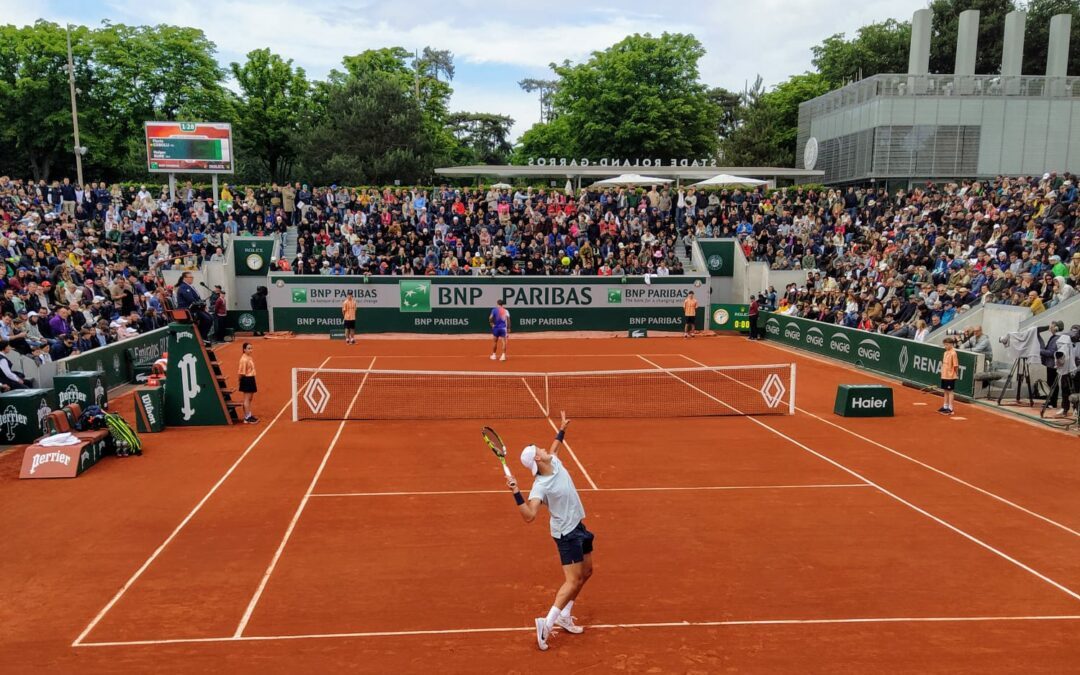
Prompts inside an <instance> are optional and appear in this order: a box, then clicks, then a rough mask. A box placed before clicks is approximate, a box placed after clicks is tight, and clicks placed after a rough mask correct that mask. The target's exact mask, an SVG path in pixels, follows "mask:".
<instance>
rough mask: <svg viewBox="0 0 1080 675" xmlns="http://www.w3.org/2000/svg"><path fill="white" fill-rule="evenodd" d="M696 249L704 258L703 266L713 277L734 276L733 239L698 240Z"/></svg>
mask: <svg viewBox="0 0 1080 675" xmlns="http://www.w3.org/2000/svg"><path fill="white" fill-rule="evenodd" d="M697 244H698V248H700V249H701V255H702V256H703V257H704V258H705V266H706V267H707V268H708V269H709V274H711V275H712V276H714V277H730V276H733V275H734V274H735V240H734V239H698V240H697Z"/></svg>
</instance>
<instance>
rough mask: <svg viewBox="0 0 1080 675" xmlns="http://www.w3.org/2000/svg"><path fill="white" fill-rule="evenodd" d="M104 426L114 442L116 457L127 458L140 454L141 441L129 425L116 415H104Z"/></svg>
mask: <svg viewBox="0 0 1080 675" xmlns="http://www.w3.org/2000/svg"><path fill="white" fill-rule="evenodd" d="M105 426H106V427H108V429H109V433H110V434H112V437H113V440H114V441H116V455H117V456H118V457H127V456H128V455H141V454H142V440H141V439H140V438H139V435H138V434H137V433H135V430H134V429H132V428H131V425H130V424H128V423H127V420H125V419H124V418H123V417H121V416H120V415H119V414H117V413H105Z"/></svg>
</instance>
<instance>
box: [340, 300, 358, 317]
mask: <svg viewBox="0 0 1080 675" xmlns="http://www.w3.org/2000/svg"><path fill="white" fill-rule="evenodd" d="M341 315H342V318H344V319H345V320H346V321H356V300H353V299H352V298H346V299H345V302H343V303H341Z"/></svg>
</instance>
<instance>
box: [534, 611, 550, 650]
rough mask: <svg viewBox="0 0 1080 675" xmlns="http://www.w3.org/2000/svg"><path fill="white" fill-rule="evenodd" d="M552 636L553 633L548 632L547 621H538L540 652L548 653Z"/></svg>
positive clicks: (537, 633) (537, 634)
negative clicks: (549, 638)
mask: <svg viewBox="0 0 1080 675" xmlns="http://www.w3.org/2000/svg"><path fill="white" fill-rule="evenodd" d="M550 635H551V631H549V630H548V627H547V620H546V619H544V618H539V619H537V620H536V646H537V647H539V648H540V651H542V652H546V651H547V648H548V643H547V641H548V637H549V636H550Z"/></svg>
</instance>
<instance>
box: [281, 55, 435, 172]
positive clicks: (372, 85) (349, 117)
mask: <svg viewBox="0 0 1080 675" xmlns="http://www.w3.org/2000/svg"><path fill="white" fill-rule="evenodd" d="M302 148H303V149H302V163H303V166H304V176H305V177H307V178H308V179H309V180H311V181H313V182H314V183H315V184H329V183H334V182H336V183H352V184H364V183H393V182H394V181H395V180H401V181H402V183H405V184H408V183H413V182H417V181H419V180H421V179H422V178H424V177H426V176H428V175H430V174H431V173H432V169H433V168H434V167H433V165H432V159H433V149H432V136H431V134H430V133H429V129H428V127H427V124H426V122H425V118H424V111H423V110H422V109H421V108H420V106H419V105H418V104H417V101H416V99H415V98H414V97H412V96H410V95H409V94H408V93H407V92H406V91H403V90H402V88H401V86H400V85H399V83H396V82H394V81H393V79H392V78H387V77H383V76H375V77H370V78H369V79H368V80H367V81H361V80H359V79H355V78H349V79H347V80H346V81H345V82H344V83H342V84H340V85H335V86H333V87H332V88H331V89H330V91H329V94H328V97H327V100H326V109H325V114H324V115H323V117H322V119H321V120H320V121H319V122H318V123H317V124H315V125H314V126H313V128H311V130H310V131H308V132H307V134H306V136H305V138H304V139H303V143H302Z"/></svg>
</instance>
